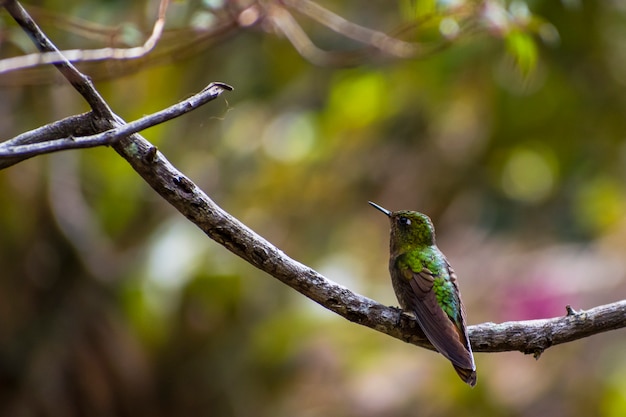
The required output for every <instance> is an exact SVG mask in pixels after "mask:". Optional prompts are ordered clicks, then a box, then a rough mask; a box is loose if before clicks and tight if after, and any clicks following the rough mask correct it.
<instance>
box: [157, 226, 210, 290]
mask: <svg viewBox="0 0 626 417" xmlns="http://www.w3.org/2000/svg"><path fill="white" fill-rule="evenodd" d="M202 238H203V236H202V235H199V234H197V233H196V231H195V230H194V228H193V227H190V226H189V225H188V224H186V223H185V222H181V221H173V222H171V223H170V224H168V225H166V227H164V228H163V230H161V231H160V233H159V234H158V235H157V236H156V240H155V241H154V243H153V244H152V245H151V246H150V248H149V254H148V262H147V278H148V281H151V282H153V283H155V284H157V285H158V286H159V287H161V288H172V289H173V288H178V287H180V286H182V285H183V284H184V283H185V282H187V280H188V279H189V275H190V273H191V272H192V271H193V270H194V269H195V268H196V267H197V262H198V261H199V259H200V255H201V254H202V253H203V245H199V244H198V241H199V239H202Z"/></svg>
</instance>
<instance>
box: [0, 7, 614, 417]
mask: <svg viewBox="0 0 626 417" xmlns="http://www.w3.org/2000/svg"><path fill="white" fill-rule="evenodd" d="M320 4H322V5H324V6H326V7H328V8H329V9H330V10H332V11H334V12H336V13H339V14H340V15H341V16H343V17H344V18H346V19H348V20H350V21H353V22H356V23H360V24H363V25H365V26H368V25H369V26H371V27H372V28H374V29H378V30H385V31H390V32H391V31H392V29H394V28H396V27H398V26H401V25H406V24H411V22H413V23H415V22H418V23H419V24H418V25H416V26H417V28H413V29H414V30H413V32H412V33H411V34H410V37H411V39H410V40H411V41H417V42H420V41H422V40H424V39H427V40H428V41H429V42H431V41H436V40H437V39H441V38H443V37H447V39H448V42H449V45H448V47H446V48H444V49H441V50H439V51H438V52H436V53H433V54H430V55H427V56H424V57H422V59H406V60H400V59H390V60H385V62H380V59H377V58H376V57H373V56H372V59H371V60H366V61H365V63H364V64H363V65H360V66H357V67H353V68H323V67H317V66H314V65H311V64H310V63H308V62H307V61H306V60H305V59H304V58H303V57H302V56H300V55H299V54H298V52H297V51H296V50H295V49H294V48H293V46H292V45H291V44H290V42H289V41H288V40H287V39H285V38H284V37H282V36H276V32H275V31H274V30H272V28H270V27H267V26H264V25H256V26H251V27H240V28H237V29H236V30H235V31H234V32H233V33H232V34H231V35H232V36H230V37H227V38H223V39H219V41H217V42H215V43H213V44H212V45H210V47H208V46H207V47H202V48H199V49H198V50H197V51H196V52H195V53H193V54H186V55H185V54H181V56H180V57H178V56H176V55H174V54H173V55H172V56H171V60H170V62H169V63H164V62H162V63H161V65H158V66H151V65H148V64H146V66H145V68H140V71H138V72H137V71H135V72H134V73H132V74H129V75H127V76H124V77H122V76H119V75H117V74H118V70H120V68H121V67H120V66H121V65H123V64H119V63H112V62H111V63H97V64H89V65H87V66H85V72H87V73H88V74H89V75H90V76H93V77H94V79H96V86H97V87H98V89H99V90H100V91H101V92H102V93H103V95H104V96H105V98H106V99H107V100H108V102H109V103H110V105H111V106H112V108H113V109H114V110H115V111H116V112H117V113H118V114H119V115H121V116H122V117H124V118H125V119H126V120H132V119H134V118H138V117H141V116H142V115H144V114H148V113H151V112H154V111H157V110H159V109H161V108H163V107H166V106H168V105H170V104H172V103H174V102H176V101H177V100H180V99H182V98H184V97H187V96H189V95H190V94H193V93H194V92H197V91H199V90H201V89H202V88H203V87H204V86H206V85H207V84H208V83H209V82H211V81H223V82H227V83H229V84H231V85H233V86H234V87H235V91H233V92H231V93H228V94H225V95H224V96H222V97H223V98H224V99H223V100H218V101H215V102H212V103H210V104H209V105H207V106H204V107H203V108H201V109H198V110H196V111H195V112H193V113H190V114H188V115H186V116H184V117H182V118H180V119H176V120H174V121H171V122H169V123H167V124H164V125H161V126H158V127H155V128H152V129H149V130H147V131H145V132H143V134H144V135H145V136H146V137H147V138H148V139H149V140H150V141H152V142H153V143H155V144H156V145H158V147H159V149H160V150H161V151H162V152H163V153H164V154H165V155H166V156H167V158H168V159H169V160H170V161H171V162H172V163H174V164H175V165H176V166H177V167H178V168H179V169H180V170H182V171H183V172H185V173H186V174H188V175H189V176H190V177H191V178H192V179H193V180H194V181H195V182H196V183H197V184H198V185H200V186H201V187H202V188H203V189H204V190H205V191H206V192H207V193H208V194H209V196H211V198H213V199H214V200H215V201H216V202H217V203H218V204H220V205H221V206H222V207H224V208H225V209H226V210H227V211H229V212H230V213H232V214H233V215H235V216H236V217H238V218H239V219H241V220H242V221H244V223H246V224H247V225H249V226H250V227H251V228H252V229H254V230H255V231H257V232H259V233H260V234H261V235H263V236H265V237H266V238H268V239H269V240H270V241H271V242H273V243H274V244H276V245H277V246H278V247H279V248H281V249H282V250H284V251H285V252H286V253H288V254H289V255H290V256H292V257H294V258H296V259H298V260H300V261H302V262H304V263H306V264H308V265H310V266H311V267H313V268H316V269H317V270H319V271H320V272H321V273H323V274H325V275H326V276H328V277H329V278H330V279H333V280H335V281H337V282H340V283H342V284H344V285H346V286H348V287H350V288H351V289H353V290H355V291H357V292H360V293H362V294H365V295H367V296H369V297H371V298H375V299H377V300H379V301H381V302H383V303H386V304H389V305H395V304H396V301H395V299H394V296H393V292H392V290H391V286H390V282H389V279H388V276H387V239H388V236H387V233H388V225H387V224H386V223H385V222H384V221H383V220H381V219H380V217H379V216H378V214H377V213H375V212H374V211H373V210H372V209H371V208H370V207H369V206H368V205H367V204H366V202H367V201H368V200H373V201H377V202H379V203H380V204H382V205H384V206H385V207H388V208H390V209H394V210H396V209H415V210H420V211H422V212H425V213H427V214H428V215H430V216H431V217H432V218H433V220H434V221H435V224H436V226H437V230H438V238H439V244H440V247H441V248H442V249H443V250H444V252H445V253H446V254H447V255H448V258H449V259H450V261H451V263H452V264H453V265H454V267H455V269H456V270H457V272H458V274H459V277H460V286H461V290H462V293H463V296H464V300H465V304H466V307H467V310H468V316H469V321H470V323H477V322H481V321H496V322H497V321H504V320H521V319H529V318H540V317H548V316H557V315H563V314H565V309H564V306H565V304H571V305H572V306H573V307H574V308H589V307H592V306H595V305H598V304H603V303H608V302H610V301H614V300H616V299H620V298H624V297H625V294H626V285H625V280H626V272H625V271H626V261H625V260H624V259H623V253H624V251H625V249H626V217H625V213H626V189H625V185H626V184H625V182H626V170H625V169H624V167H626V142H625V141H624V139H625V138H626V134H625V132H626V118H624V114H626V99H625V97H626V94H625V93H626V76H624V74H626V54H625V49H624V44H625V43H624V42H625V40H626V8H625V7H624V6H623V5H622V4H621V3H620V2H587V1H571V0H570V1H565V0H563V1H561V2H557V1H538V0H537V1H530V0H529V1H527V2H523V1H519V0H517V1H512V2H506V3H505V2H499V1H490V2H486V3H483V4H482V5H481V6H480V7H479V6H477V4H478V3H476V2H463V1H445V2H434V1H408V0H402V1H399V2H397V3H393V2H391V3H390V2H383V1H376V2H368V3H367V5H364V4H363V3H362V2H356V1H332V2H331V1H325V2H323V3H321V2H320ZM443 5H447V8H445V7H443ZM37 6H38V8H37V9H36V10H35V11H34V16H35V19H36V20H37V21H39V22H40V23H41V24H42V26H43V28H44V30H46V31H47V33H49V35H50V36H51V38H52V39H53V41H55V42H56V43H57V44H58V46H59V47H61V48H95V47H103V46H107V45H108V44H107V42H112V40H111V39H108V40H103V38H102V37H97V36H95V35H96V34H98V33H109V32H107V30H113V29H114V33H116V34H117V35H116V37H115V42H116V44H117V45H137V44H141V42H142V39H144V37H145V34H147V33H149V31H150V27H151V24H152V21H153V19H154V17H155V16H156V9H157V4H156V2H154V1H146V2H124V1H106V2H104V1H95V0H93V1H69V2H68V1H65V2H60V1H57V0H46V1H40V2H37ZM28 7H29V6H27V8H28ZM237 7H241V5H240V4H238V3H236V2H232V1H231V2H220V1H205V2H198V1H177V2H173V3H172V5H171V6H170V9H169V12H168V20H167V29H168V30H169V31H170V32H169V33H170V34H171V37H170V38H169V39H175V38H176V36H177V35H176V34H177V33H178V32H177V31H181V33H182V35H181V34H179V35H178V36H191V35H189V32H182V31H183V30H184V29H186V28H189V27H194V28H195V29H194V30H198V31H200V30H202V29H203V28H205V27H206V26H210V25H214V24H217V22H219V21H220V19H223V18H224V16H225V15H226V14H227V13H225V12H224V10H229V11H230V12H231V13H232V12H233V10H237ZM442 7H443V8H442ZM45 11H48V12H56V13H58V14H59V15H62V16H64V17H65V18H70V19H84V20H85V21H87V22H89V25H92V26H87V27H88V28H89V29H90V31H87V32H90V33H91V35H94V36H92V37H90V36H87V35H86V34H85V33H83V32H80V33H78V32H77V30H76V27H74V30H68V29H67V25H65V23H64V22H63V21H62V20H59V19H56V20H55V19H54V18H50V16H49V15H47V14H46V12H45ZM471 13H477V15H476V16H474V17H475V19H474V20H469V21H467V20H464V19H465V18H463V17H458V16H467V15H468V14H469V15H471ZM457 14H458V16H457ZM294 15H295V16H296V18H297V21H298V22H300V24H302V26H303V28H304V29H305V31H307V33H308V34H309V36H311V38H312V39H313V40H314V41H316V42H319V44H320V45H323V46H324V48H326V49H329V50H346V49H349V48H352V47H353V46H354V43H353V42H352V41H347V40H346V39H345V37H342V36H341V35H340V34H334V33H331V32H330V31H329V30H328V29H327V28H325V27H323V26H322V25H319V24H316V23H315V22H313V21H311V20H310V19H309V20H307V19H306V17H304V16H302V15H300V14H295V13H294ZM0 16H1V17H2V18H1V20H0V30H1V32H0V34H1V36H2V37H1V38H0V39H1V40H0V56H2V57H8V56H15V55H18V54H21V53H26V52H32V51H33V47H32V46H31V45H30V44H29V43H28V42H26V38H25V36H24V34H23V33H22V32H21V31H19V30H18V29H17V28H16V26H15V24H14V23H12V22H11V21H10V19H9V17H8V16H7V15H6V13H3V14H2V15H0ZM54 16H56V15H53V17H54ZM477 17H480V18H477ZM466 24H467V25H468V26H472V25H474V26H475V27H474V28H473V30H468V31H467V32H465V31H464V30H465V29H466V26H465V25H466ZM470 24H471V25H470ZM100 25H102V26H100ZM455 25H456V26H455ZM69 27H70V28H71V27H72V26H71V25H70V26H69ZM457 27H458V28H460V29H456V28H457ZM104 28H108V29H106V30H105V29H104ZM111 28H113V29H111ZM470 29H471V27H470ZM457 30H458V31H457ZM185 33H186V34H187V35H185ZM168 36H169V35H168ZM165 41H167V39H166V38H164V42H165ZM121 73H124V71H122V72H121ZM22 74H23V75H22V76H16V75H15V74H13V73H9V74H2V75H0V79H3V78H4V80H3V81H2V87H0V88H1V91H0V95H1V97H2V99H1V100H0V115H1V116H2V117H1V118H0V132H2V133H3V139H7V138H10V137H13V136H15V135H17V134H19V133H21V132H23V131H26V130H29V129H32V128H35V127H37V126H40V125H42V124H45V123H48V122H51V121H53V120H57V119H59V118H62V117H65V116H67V115H70V114H75V113H78V112H82V111H85V110H86V106H85V104H84V103H83V102H82V101H81V100H80V98H79V97H78V95H77V94H76V93H75V92H74V91H73V90H71V88H70V87H68V86H67V85H65V84H64V83H63V82H60V83H56V81H55V80H56V78H53V76H52V75H51V74H52V72H49V73H48V72H46V73H42V74H39V73H38V72H29V71H25V72H23V73H22ZM24 74H25V75H24ZM7 77H15V78H7ZM7 80H10V82H9V81H7ZM42 80H43V84H42ZM0 271H2V272H1V273H0V414H1V415H7V416H78V415H94V416H96V415H98V416H109V415H111V416H113V415H115V416H130V415H132V416H142V415H146V416H147V415H150V416H161V415H162V416H170V415H172V416H173V415H194V416H272V417H275V416H409V415H421V416H444V415H468V416H537V415H551V416H589V415H597V416H606V417H613V416H621V415H623V414H624V412H625V410H626V376H625V375H626V373H625V372H624V370H625V369H626V357H625V356H624V355H623V343H624V333H623V331H619V332H614V333H609V334H602V335H599V336H595V337H593V338H589V339H585V340H581V341H578V342H575V343H571V344H568V345H565V346H557V347H554V348H552V349H549V350H548V351H547V352H546V353H544V354H543V355H542V357H541V359H540V360H539V361H535V360H534V359H532V358H531V357H530V356H528V357H527V356H524V355H522V354H520V353H506V354H480V353H479V354H477V355H476V359H477V366H478V386H477V387H476V388H475V389H473V390H470V389H468V388H467V387H466V386H465V385H464V384H462V383H461V382H460V381H459V380H458V379H457V377H456V375H455V373H454V371H453V370H452V368H451V367H450V366H449V364H448V363H447V361H445V360H444V359H443V358H440V357H438V356H436V355H435V354H434V353H432V352H428V351H425V350H421V349H417V348H415V347H414V346H410V345H405V344H403V343H401V342H398V341H397V340H394V339H391V338H389V337H386V336H384V335H382V334H378V333H375V332H372V331H370V330H368V329H365V328H360V327H359V326H356V325H353V324H350V323H348V322H346V321H344V320H342V319H340V318H338V317H336V316H335V315H333V314H331V313H328V312H327V311H325V310H323V308H322V307H320V306H318V305H316V304H315V303H312V302H311V301H309V300H308V299H306V298H304V297H302V296H300V295H299V294H297V293H295V292H294V291H292V290H290V289H288V288H286V287H285V286H284V285H282V284H280V283H279V282H278V281H275V280H273V279H272V278H271V277H269V276H267V275H265V274H263V273H261V272H259V271H257V270H255V269H254V268H252V267H251V266H249V265H247V264H245V263H244V262H243V261H241V260H240V259H238V258H236V257H235V256H234V255H232V254H230V253H229V252H228V251H226V250H225V249H224V248H222V247H221V246H219V245H217V244H216V243H215V242H212V241H210V240H209V239H207V238H206V237H205V236H204V235H203V234H202V233H201V232H200V231H198V230H196V229H195V228H194V227H193V226H192V225H190V224H188V222H186V220H185V219H183V218H182V216H180V215H179V214H178V213H176V212H175V211H174V210H173V209H172V208H171V207H169V206H168V205H167V204H166V203H165V202H163V201H162V200H161V199H160V198H159V197H158V196H157V195H156V194H155V193H154V192H153V191H152V190H151V189H149V187H147V186H146V184H145V183H143V182H142V181H141V179H140V178H139V177H138V176H137V175H136V174H135V173H134V172H133V171H132V170H131V169H130V167H129V166H127V164H126V163H125V161H124V160H122V159H121V158H120V157H119V156H117V155H116V154H115V153H114V152H113V151H111V150H110V149H106V148H103V149H91V150H82V151H72V152H65V153H61V154H55V155H49V156H46V157H38V158H34V159H31V160H28V161H25V162H23V163H20V164H18V165H16V166H14V167H11V168H9V169H6V170H4V171H1V172H0Z"/></svg>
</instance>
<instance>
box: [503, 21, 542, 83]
mask: <svg viewBox="0 0 626 417" xmlns="http://www.w3.org/2000/svg"><path fill="white" fill-rule="evenodd" d="M505 42H506V47H507V52H508V53H509V54H510V55H511V56H512V57H513V59H514V60H515V64H516V66H517V68H518V69H519V70H520V71H521V73H522V74H523V75H525V76H528V75H529V74H530V73H531V72H532V71H533V70H534V69H535V67H536V66H537V59H538V51H537V45H536V43H535V40H534V39H533V37H532V35H530V34H528V33H525V32H521V31H519V30H512V31H510V32H509V33H508V34H507V35H506V37H505Z"/></svg>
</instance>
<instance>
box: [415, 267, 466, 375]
mask: <svg viewBox="0 0 626 417" xmlns="http://www.w3.org/2000/svg"><path fill="white" fill-rule="evenodd" d="M448 268H449V271H450V278H451V280H452V283H453V285H454V286H455V288H456V279H455V278H456V277H455V275H454V271H453V270H452V268H450V267H449V265H448ZM403 274H404V275H405V276H404V279H405V280H406V281H405V282H408V284H409V286H410V288H411V290H412V291H413V293H414V294H415V295H416V297H408V298H410V299H411V300H414V301H411V305H408V306H407V307H409V308H410V309H411V310H412V311H413V312H415V315H416V318H417V321H418V322H419V324H420V326H421V328H422V330H423V331H424V333H425V334H426V337H427V338H428V340H430V342H431V343H432V344H433V346H435V348H436V349H437V350H438V351H439V353H441V354H442V355H444V356H445V357H446V358H448V359H449V360H450V361H451V362H452V363H453V364H454V365H456V366H459V367H461V368H465V369H471V370H474V369H476V367H475V365H474V358H473V356H472V351H471V347H470V345H469V341H468V339H467V334H466V330H465V324H464V320H465V312H464V309H463V305H462V304H461V300H460V298H459V297H458V292H457V293H455V294H454V296H455V297H456V298H457V299H456V301H457V302H458V305H459V306H460V310H459V311H460V313H459V314H461V317H449V316H448V314H446V312H445V311H444V310H443V309H442V308H441V307H440V306H439V304H438V303H437V297H436V295H435V292H434V291H433V282H434V280H435V277H434V276H433V274H432V272H431V271H429V270H427V269H423V270H422V271H420V272H418V273H416V272H414V271H412V270H410V269H406V270H404V272H403Z"/></svg>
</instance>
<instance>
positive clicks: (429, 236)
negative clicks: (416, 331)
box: [369, 201, 476, 387]
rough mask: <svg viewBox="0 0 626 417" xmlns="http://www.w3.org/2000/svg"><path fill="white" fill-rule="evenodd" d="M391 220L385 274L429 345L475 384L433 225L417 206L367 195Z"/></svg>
mask: <svg viewBox="0 0 626 417" xmlns="http://www.w3.org/2000/svg"><path fill="white" fill-rule="evenodd" d="M369 204H370V205H371V206H373V207H374V208H376V209H378V210H380V211H382V212H383V213H385V214H386V215H387V217H389V220H390V221H391V238H390V244H389V248H390V252H391V254H390V257H389V274H390V275H391V283H392V285H393V290H394V292H395V294H396V297H397V298H398V302H399V303H400V306H401V307H402V309H403V310H405V311H408V312H411V313H413V314H414V315H415V318H416V319H417V322H418V323H419V325H420V327H421V328H422V330H423V331H424V334H425V335H426V337H427V338H428V340H429V341H430V343H432V345H433V346H434V347H435V348H436V349H437V351H439V353H441V354H442V355H443V356H445V357H446V358H447V359H448V360H449V361H450V362H452V366H453V367H454V370H455V371H456V372H457V374H459V376H460V377H461V379H462V380H463V381H464V382H466V383H467V384H469V385H470V386H472V387H473V386H474V385H476V365H475V364H474V356H473V354H472V347H471V345H470V342H469V338H468V336H467V328H466V326H465V321H466V318H465V308H464V307H463V303H462V302H461V294H460V293H459V289H458V287H457V284H456V274H455V273H454V270H453V269H452V267H451V266H450V263H449V262H448V260H447V259H446V257H445V255H444V254H443V253H442V252H441V250H439V248H438V247H437V245H436V244H435V227H434V226H433V223H432V221H431V220H430V218H429V217H428V216H427V215H425V214H422V213H419V212H417V211H409V210H401V211H394V212H391V211H389V210H387V209H385V208H383V207H381V206H379V205H378V204H376V203H372V202H371V201H369Z"/></svg>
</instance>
